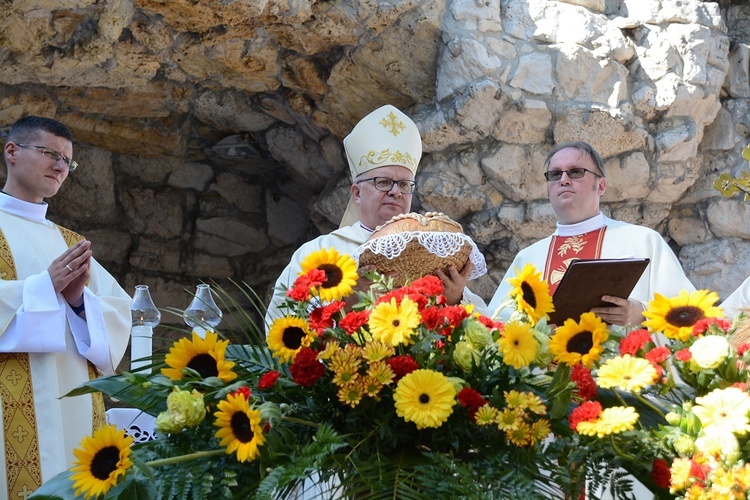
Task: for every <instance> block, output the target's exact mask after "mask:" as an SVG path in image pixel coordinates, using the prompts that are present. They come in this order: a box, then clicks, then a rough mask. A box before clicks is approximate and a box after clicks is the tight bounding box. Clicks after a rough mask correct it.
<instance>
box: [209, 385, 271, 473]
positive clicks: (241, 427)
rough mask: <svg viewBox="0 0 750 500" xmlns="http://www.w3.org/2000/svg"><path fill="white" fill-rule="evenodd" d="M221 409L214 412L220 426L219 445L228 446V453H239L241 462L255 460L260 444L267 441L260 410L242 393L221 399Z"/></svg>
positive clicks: (216, 424)
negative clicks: (250, 403) (252, 405)
mask: <svg viewBox="0 0 750 500" xmlns="http://www.w3.org/2000/svg"><path fill="white" fill-rule="evenodd" d="M218 409H219V411H217V412H216V413H214V416H215V417H216V421H214V425H215V426H216V427H220V429H219V430H218V431H216V437H217V438H219V439H221V441H220V442H219V445H221V446H224V447H226V449H227V455H230V454H232V453H235V452H236V454H237V460H239V461H240V462H247V461H253V460H254V459H255V458H256V457H258V456H260V450H259V449H258V448H259V447H260V446H263V443H265V442H266V438H265V437H264V436H263V429H262V428H261V426H260V422H261V418H260V411H259V410H255V409H252V408H250V405H249V404H248V402H247V399H246V398H245V396H243V395H242V394H229V395H228V396H227V398H226V399H223V400H221V401H219V405H218Z"/></svg>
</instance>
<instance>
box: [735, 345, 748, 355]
mask: <svg viewBox="0 0 750 500" xmlns="http://www.w3.org/2000/svg"><path fill="white" fill-rule="evenodd" d="M748 349H750V343H748V342H745V343H743V344H740V345H739V346H737V356H744V355H745V353H746V352H747V351H748Z"/></svg>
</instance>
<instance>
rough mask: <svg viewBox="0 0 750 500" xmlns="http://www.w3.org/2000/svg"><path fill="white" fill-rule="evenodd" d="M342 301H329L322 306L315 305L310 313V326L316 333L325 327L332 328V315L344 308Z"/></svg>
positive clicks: (321, 331)
mask: <svg viewBox="0 0 750 500" xmlns="http://www.w3.org/2000/svg"><path fill="white" fill-rule="evenodd" d="M345 305H346V304H344V302H343V301H338V302H331V303H330V304H327V305H325V306H322V307H316V308H315V309H313V310H312V312H311V313H310V327H311V328H312V329H313V330H315V331H316V332H318V333H323V331H324V330H325V329H326V328H333V315H334V314H336V313H337V312H339V311H340V310H341V309H343V308H344V306H345Z"/></svg>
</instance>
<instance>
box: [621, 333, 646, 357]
mask: <svg viewBox="0 0 750 500" xmlns="http://www.w3.org/2000/svg"><path fill="white" fill-rule="evenodd" d="M650 341H651V334H649V333H648V330H644V329H643V328H641V329H640V330H633V331H632V332H630V333H629V334H628V335H627V336H626V337H625V338H624V339H622V340H621V341H620V354H623V355H625V354H630V355H631V356H635V354H636V353H637V352H638V351H639V350H641V349H643V346H645V345H646V343H647V342H650Z"/></svg>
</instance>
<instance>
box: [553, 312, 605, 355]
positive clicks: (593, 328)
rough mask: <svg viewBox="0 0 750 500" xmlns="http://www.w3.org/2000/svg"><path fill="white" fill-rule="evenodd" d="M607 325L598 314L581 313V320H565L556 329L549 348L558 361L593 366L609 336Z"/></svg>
mask: <svg viewBox="0 0 750 500" xmlns="http://www.w3.org/2000/svg"><path fill="white" fill-rule="evenodd" d="M608 336H609V335H608V333H607V325H606V324H605V323H604V322H603V321H602V320H601V319H599V317H598V316H596V314H594V313H591V312H586V313H583V314H581V322H580V323H576V321H575V320H574V319H572V318H571V319H567V320H565V324H563V326H560V327H558V328H557V330H555V334H554V335H553V336H552V338H551V339H550V342H549V350H550V352H551V353H552V354H553V355H554V356H555V360H556V361H557V362H558V363H565V364H567V365H568V366H573V365H576V364H578V363H581V364H583V365H584V366H586V367H587V368H591V367H592V366H593V364H594V361H596V360H598V359H599V356H600V355H601V353H602V349H603V347H602V344H604V342H606V341H607V338H608Z"/></svg>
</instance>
